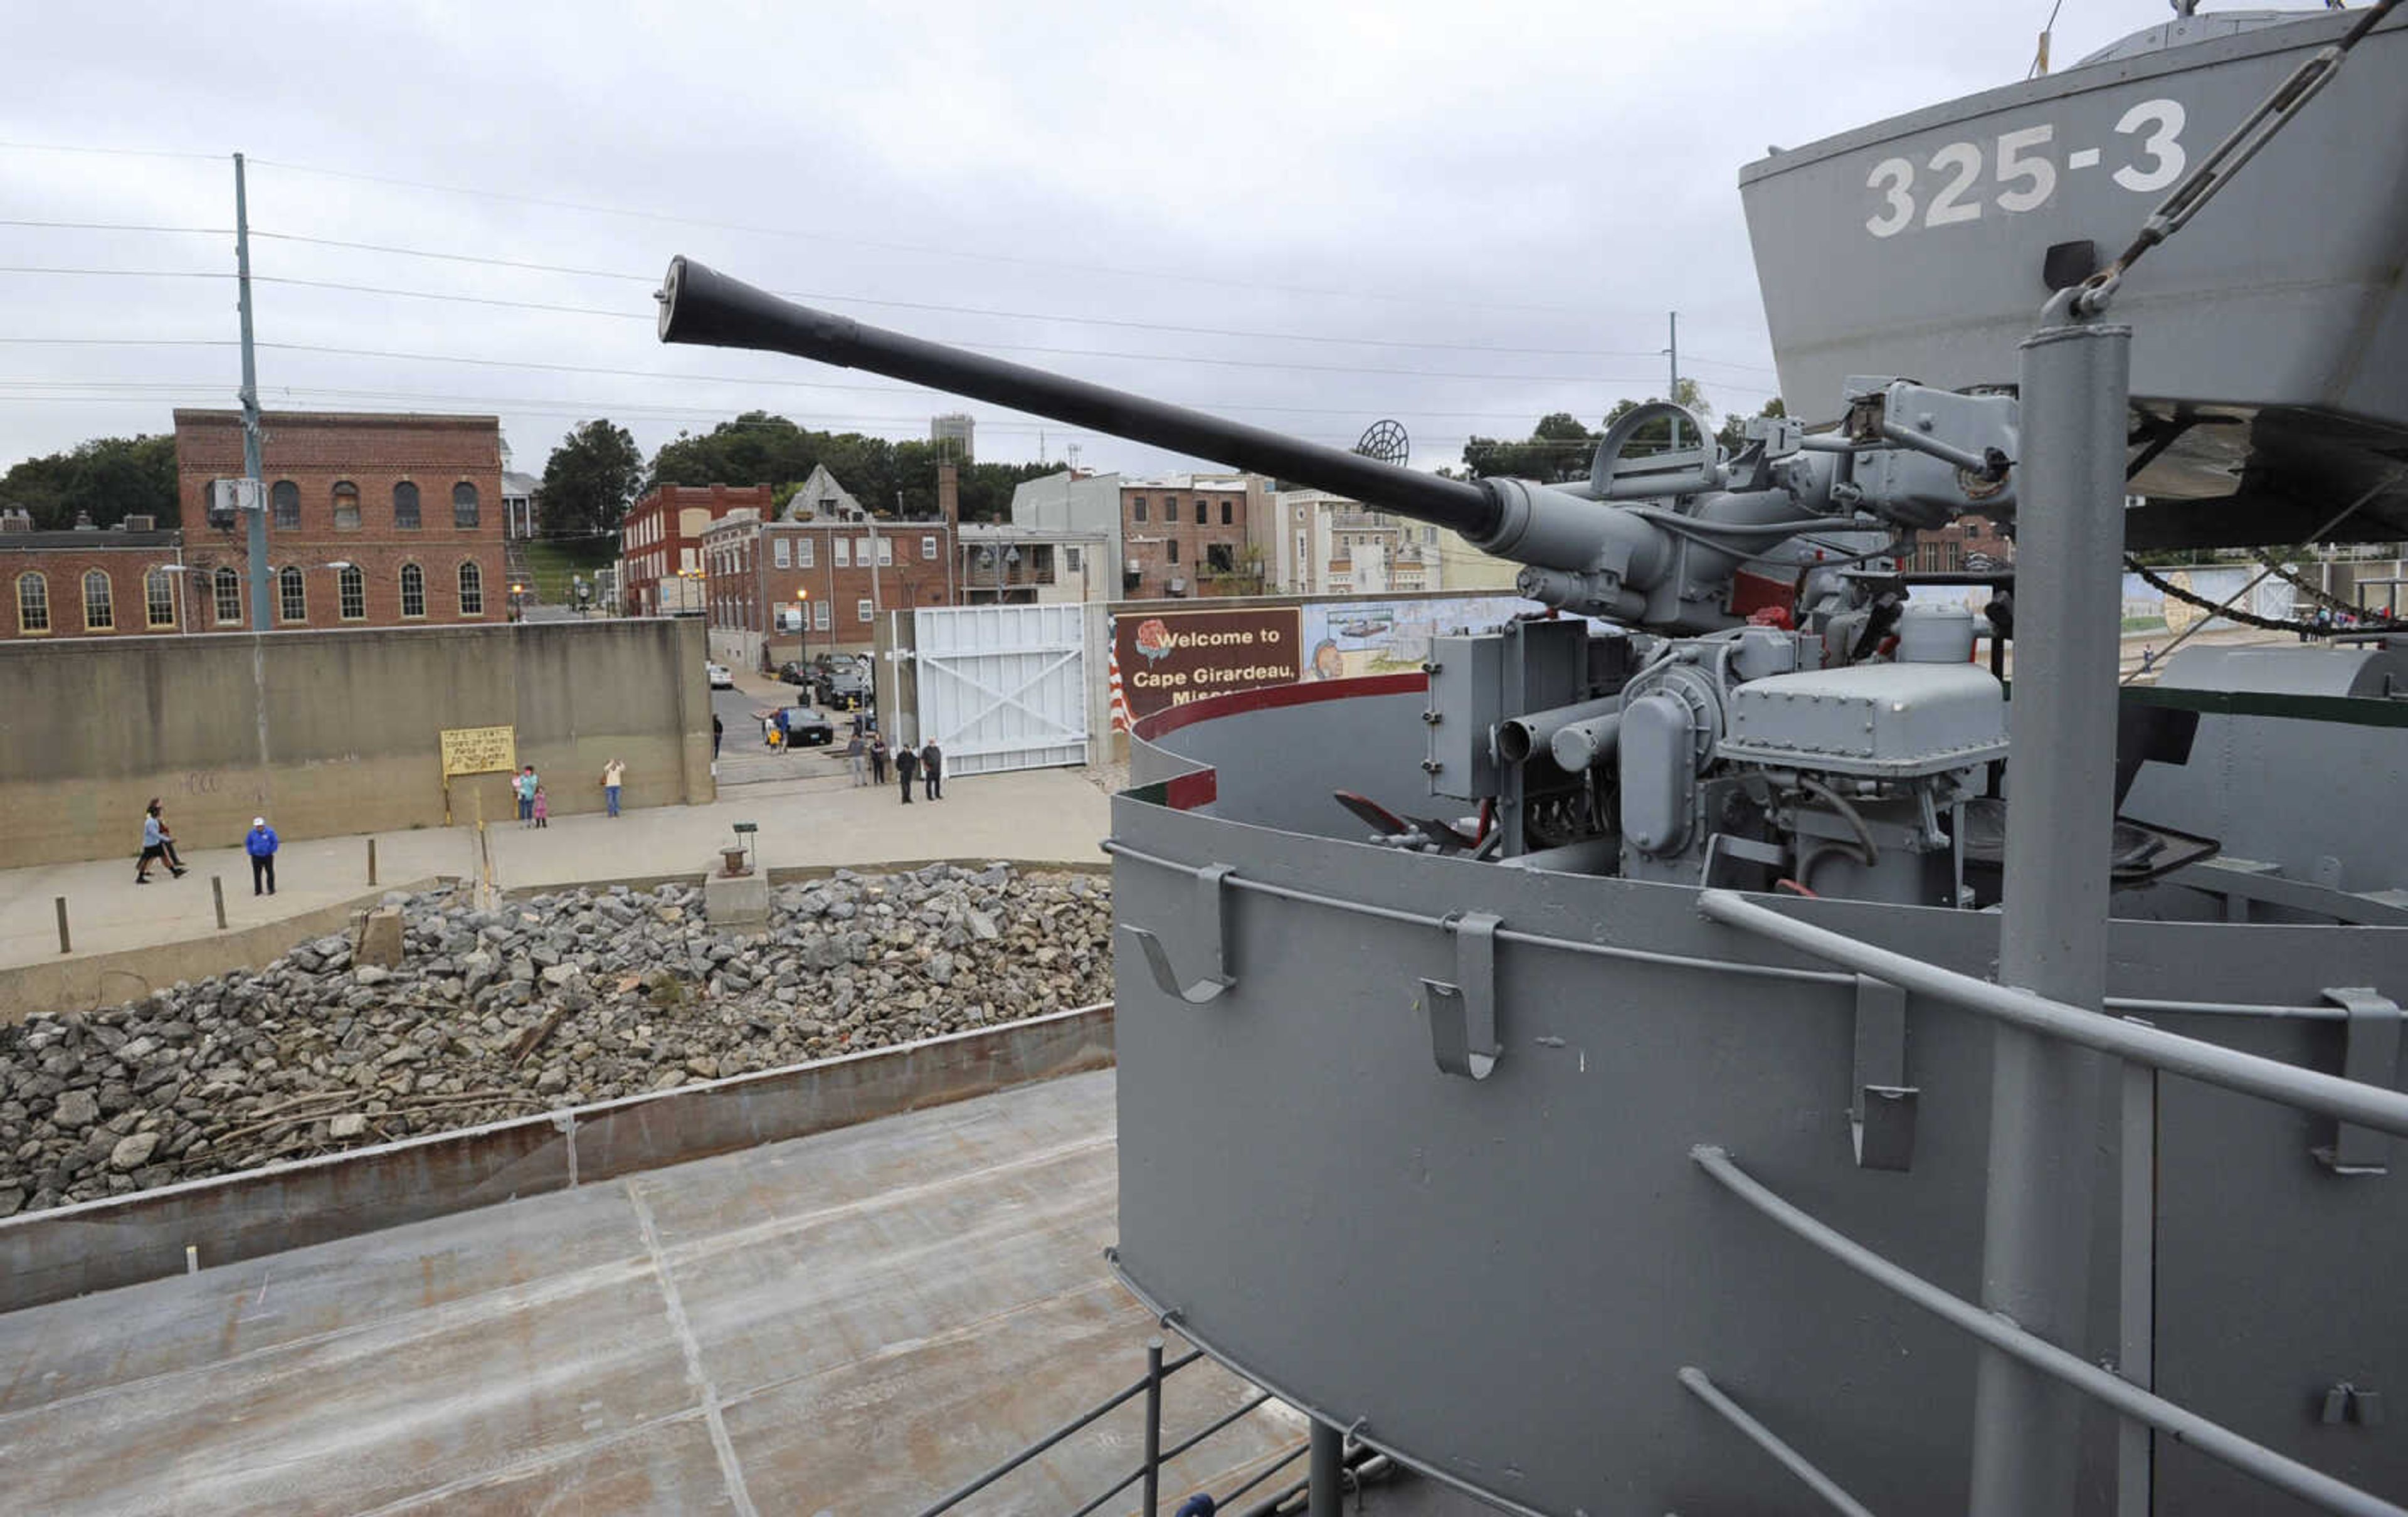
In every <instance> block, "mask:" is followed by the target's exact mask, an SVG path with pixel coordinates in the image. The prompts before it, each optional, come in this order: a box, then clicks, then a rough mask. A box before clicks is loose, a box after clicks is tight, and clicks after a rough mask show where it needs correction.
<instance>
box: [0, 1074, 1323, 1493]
mask: <svg viewBox="0 0 2408 1517" xmlns="http://www.w3.org/2000/svg"><path fill="white" fill-rule="evenodd" d="M1112 1135H1113V1099H1112V1076H1111V1073H1110V1072H1109V1071H1097V1072H1091V1073H1086V1074H1080V1075H1073V1076H1069V1077H1067V1078H1064V1079H1059V1080H1054V1081H1044V1082H1042V1083H1038V1084H1030V1085H1025V1086H1021V1087H1018V1088H1015V1089H1012V1090H1009V1091H1005V1092H1003V1093H1000V1094H998V1095H987V1096H982V1097H980V1098H977V1099H973V1100H968V1101H962V1102H958V1103H955V1104H953V1105H948V1106H945V1107H941V1108H939V1109H932V1110H924V1111H917V1112H912V1113H910V1114H907V1115H902V1116H897V1117H894V1118H889V1119H886V1120H883V1121H878V1122H872V1123H864V1124H861V1125H857V1126H853V1127H847V1128H844V1129H841V1130H839V1131H835V1132H828V1133H823V1134H820V1135H818V1136H816V1137H811V1138H800V1139H796V1140H792V1141H788V1142H783V1143H777V1144H771V1145H767V1146H765V1147H761V1148H756V1149H752V1150H748V1151H745V1152H738V1153H729V1154H723V1155H721V1156H719V1157H715V1158H711V1159H706V1160H703V1161H700V1162H697V1163H693V1164H687V1165H683V1166H677V1167H674V1168H667V1169H657V1170H652V1171H650V1172H647V1173H642V1174H637V1175H631V1176H627V1177H625V1178H624V1179H621V1180H617V1181H607V1182H604V1183H599V1184H593V1185H581V1186H580V1187H579V1188H577V1189H575V1190H566V1191H561V1192H558V1193H556V1194H552V1195H541V1196H535V1197H530V1198H526V1199H522V1200H519V1201H515V1202H511V1203H509V1204H507V1205H502V1206H495V1207H488V1208H484V1209H478V1210H474V1211H468V1212H463V1213H460V1214H458V1215H453V1216H448V1217H442V1218H437V1219H435V1220H431V1221H426V1222H421V1223H416V1224H410V1225H409V1226H405V1227H396V1228H391V1229H387V1230H384V1231H380V1232H376V1233H372V1234H367V1235H365V1236H362V1237H358V1238H346V1239H341V1240H337V1241H335V1242H330V1243H324V1244H320V1245H317V1246H314V1247H310V1248H305V1249H299V1250H295V1251H293V1252H284V1253H279V1254H275V1255H272V1256H269V1257H265V1258H261V1259H254V1260H250V1261H246V1262H243V1263H240V1264H235V1265H229V1266H227V1267H222V1268H215V1269H205V1270H203V1271H201V1272H200V1273H198V1274H195V1275H189V1276H181V1275H179V1276H175V1277H172V1278H169V1279H165V1280H159V1281H150V1282H149V1283H146V1284H142V1285H137V1286H134V1287H130V1288H127V1289H124V1290H119V1291H113V1292H108V1293H106V1294H103V1295H90V1296H85V1297H81V1298H79V1299H76V1300H72V1301H64V1302H58V1303H54V1304H51V1305H48V1306H43V1307H36V1308H32V1309H25V1310H22V1311H17V1312H13V1313H10V1314H7V1315H6V1316H0V1468H6V1469H7V1471H8V1483H9V1497H8V1503H7V1504H8V1506H9V1508H10V1510H26V1511H44V1512H62V1513H67V1512H143V1511H175V1512H192V1513H208V1512H236V1511H239V1512H268V1513H277V1512H362V1513H365V1512H420V1511H426V1512H432V1511H437V1510H440V1511H444V1512H447V1513H449V1512H461V1511H466V1512H488V1511H493V1512H499V1511H557V1510H573V1511H584V1512H597V1513H598V1512H655V1511H656V1512H710V1511H726V1512H738V1513H742V1512H759V1513H772V1512H777V1513H783V1512H799V1513H804V1514H810V1513H815V1512H819V1511H821V1510H830V1511H840V1512H853V1511H859V1512H872V1511H891V1510H909V1509H910V1507H911V1506H912V1505H914V1504H915V1503H916V1502H918V1501H922V1500H925V1499H927V1498H929V1497H931V1496H934V1495H936V1494H938V1493H939V1492H941V1491H942V1490H944V1489H946V1488H948V1487H949V1486H951V1485H953V1483H955V1482H957V1481H961V1480H964V1479H966V1478H968V1476H970V1475H972V1474H975V1473H977V1472H978V1471H979V1470H981V1469H982V1468H984V1467H987V1466H988V1465H990V1464H992V1463H994V1462H996V1460H998V1459H1000V1458H1001V1457H1003V1456H1004V1455H1005V1454H1007V1453H1011V1452H1013V1451H1014V1450H1015V1449H1017V1448H1019V1447H1021V1446H1023V1445H1024V1444H1025V1443H1026V1442H1028V1441H1030V1440H1032V1439H1033V1438H1035V1437H1036V1436H1037V1435H1038V1434H1039V1433H1041V1432H1043V1431H1045V1430H1046V1429H1048V1428H1050V1427H1051V1426H1053V1425H1054V1424H1057V1423H1059V1422H1062V1421H1064V1420H1067V1419H1068V1417H1069V1416H1070V1415H1072V1414H1073V1413H1075V1412H1076V1411H1078V1410H1082V1409H1083V1408H1085V1407H1087V1406H1090V1405H1093V1404H1094V1403H1095V1402H1097V1401H1099V1400H1101V1399H1103V1397H1104V1396H1105V1395H1108V1394H1110V1393H1111V1392H1112V1391H1114V1390H1117V1389H1119V1388H1120V1387H1121V1386H1123V1385H1125V1384H1126V1383H1128V1382H1129V1381H1132V1380H1134V1379H1135V1378H1137V1376H1138V1375H1139V1373H1140V1371H1141V1368H1142V1364H1143V1344H1144V1340H1145V1338H1146V1337H1147V1335H1148V1334H1149V1333H1150V1332H1152V1331H1154V1324H1153V1322H1152V1321H1151V1319H1150V1318H1149V1317H1148V1316H1147V1314H1146V1313H1145V1310H1144V1309H1143V1308H1141V1307H1140V1306H1139V1305H1138V1304H1137V1303H1136V1302H1135V1301H1133V1300H1132V1299H1130V1298H1129V1297H1128V1296H1127V1295H1125V1294H1124V1293H1123V1292H1122V1291H1121V1290H1120V1289H1119V1287H1118V1286H1117V1285H1115V1284H1114V1283H1113V1282H1112V1281H1111V1278H1110V1276H1109V1274H1108V1273H1107V1271H1106V1268H1105V1265H1104V1261H1103V1258H1102V1249H1103V1246H1104V1244H1105V1243H1107V1242H1108V1241H1110V1240H1111V1238H1112V1237H1113V1236H1114V1234H1115V1232H1116V1230H1117V1227H1116V1223H1115V1219H1114V1203H1113V1195H1114V1188H1115V1185H1116V1182H1117V1180H1116V1172H1115V1155H1114V1145H1113V1136H1112ZM1173 1341H1174V1347H1176V1346H1177V1343H1176V1338H1175V1335H1174V1336H1173ZM1250 1389H1251V1388H1249V1387H1246V1386H1244V1385H1243V1384H1242V1383H1241V1382H1240V1381H1236V1380H1234V1379H1233V1378H1231V1377H1229V1376H1228V1375H1226V1374H1225V1373H1224V1372H1222V1371H1221V1370H1219V1369H1218V1368H1216V1367H1213V1366H1211V1364H1210V1363H1209V1362H1206V1363H1201V1364H1198V1365H1197V1366H1196V1367H1193V1368H1190V1369H1189V1370H1187V1371H1185V1372H1184V1373H1183V1374H1182V1375H1180V1376H1178V1377H1175V1378H1174V1379H1173V1380H1172V1381H1171V1382H1170V1386H1169V1389H1168V1396H1167V1406H1168V1411H1167V1413H1166V1417H1165V1423H1166V1428H1167V1432H1166V1442H1173V1441H1176V1440H1177V1439H1178V1438H1182V1437H1183V1436H1184V1435H1185V1433H1186V1432H1187V1431H1189V1430H1192V1429H1194V1428H1197V1427H1200V1426H1202V1425H1203V1424H1205V1423H1206V1422H1208V1421H1210V1420H1211V1418H1213V1417H1215V1416H1218V1415H1219V1414H1221V1413H1222V1412H1223V1411H1226V1410H1231V1409H1233V1408H1235V1407H1236V1406H1237V1405H1238V1404H1239V1403H1240V1401H1241V1400H1242V1399H1243V1398H1244V1397H1245V1395H1248V1394H1250ZM1302 1436H1303V1424H1302V1423H1301V1421H1300V1420H1298V1419H1297V1418H1296V1417H1295V1416H1294V1415H1293V1414H1290V1413H1286V1412H1284V1411H1283V1410H1282V1409H1279V1408H1277V1407H1276V1406H1275V1405H1274V1406H1270V1407H1266V1408H1264V1409H1263V1410H1260V1411H1257V1412H1255V1413H1254V1414H1252V1415H1250V1416H1248V1417H1247V1418H1245V1419H1243V1420H1241V1421H1240V1422H1239V1423H1238V1424H1235V1425H1234V1426H1233V1427H1231V1428H1230V1429H1229V1430H1228V1431H1227V1432H1226V1433H1224V1434H1223V1435H1221V1436H1220V1437H1219V1438H1214V1439H1213V1440H1212V1441H1211V1442H1210V1443H1208V1444H1206V1445H1205V1446H1204V1448H1203V1449H1201V1450H1199V1451H1197V1453H1194V1454H1191V1455H1189V1456H1188V1457H1187V1458H1185V1459H1183V1460H1182V1461H1180V1462H1179V1463H1178V1464H1176V1465H1174V1466H1172V1467H1171V1469H1170V1472H1169V1475H1168V1478H1167V1479H1166V1481H1165V1482H1164V1491H1165V1495H1166V1497H1168V1496H1169V1494H1170V1493H1171V1492H1173V1491H1177V1492H1179V1493H1180V1494H1181V1495H1182V1496H1183V1495H1184V1494H1185V1493H1186V1492H1188V1491H1190V1490H1193V1489H1197V1488H1202V1487H1201V1486H1200V1485H1199V1482H1209V1484H1210V1485H1211V1487H1214V1488H1219V1489H1224V1490H1226V1488H1227V1486H1228V1485H1229V1484H1230V1483H1232V1482H1233V1476H1232V1472H1242V1471H1244V1470H1248V1469H1251V1468H1253V1467H1257V1463H1258V1461H1260V1460H1261V1459H1263V1458H1265V1457H1267V1456H1269V1455H1271V1454H1273V1453H1276V1452H1284V1451H1285V1450H1286V1449H1287V1448H1290V1447H1293V1446H1294V1445H1295V1444H1296V1443H1297V1441H1299V1440H1300V1439H1301V1438H1302ZM1139 1439H1140V1420H1139V1416H1138V1413H1137V1409H1136V1408H1135V1406H1134V1405H1133V1406H1131V1407H1128V1408H1125V1409H1123V1411H1122V1412H1119V1413H1115V1414H1114V1415H1113V1416H1112V1417H1111V1418H1109V1419H1107V1420H1106V1422H1105V1423H1104V1424H1100V1425H1099V1426H1098V1427H1097V1429H1094V1430H1091V1431H1090V1432H1089V1433H1088V1434H1085V1435H1082V1436H1081V1437H1079V1438H1073V1439H1071V1440H1070V1441H1069V1442H1068V1443H1066V1444H1064V1445H1062V1446H1061V1447H1060V1448H1058V1449H1056V1450H1055V1451H1054V1453H1052V1454H1051V1455H1049V1456H1048V1457H1047V1458H1046V1459H1044V1460H1041V1461H1039V1463H1038V1464H1036V1465H1033V1466H1031V1467H1028V1468H1026V1469H1024V1470H1022V1471H1019V1472H1017V1473H1016V1474H1014V1475H1013V1476H1011V1477H1009V1478H1007V1480H1006V1481H1004V1482H1003V1483H1002V1484H1000V1485H998V1486H996V1487H995V1488H993V1489H992V1490H990V1491H989V1492H987V1493H985V1494H984V1495H983V1496H982V1497H981V1499H980V1503H979V1505H978V1508H977V1510H980V1511H982V1512H1031V1513H1035V1512H1054V1511H1060V1510H1066V1509H1067V1508H1068V1507H1070V1506H1075V1505H1077V1504H1078V1503H1079V1502H1080V1501H1083V1500H1084V1499H1085V1498H1086V1497H1087V1496H1091V1495H1093V1494H1094V1493H1096V1492H1097V1491H1099V1490H1101V1489H1102V1488H1103V1487H1104V1486H1105V1485H1107V1484H1109V1483H1110V1482H1111V1481H1112V1480H1114V1479H1116V1478H1118V1477H1119V1476H1120V1475H1122V1474H1125V1473H1126V1472H1127V1471H1128V1470H1129V1469H1131V1468H1133V1467H1135V1465H1136V1463H1137V1457H1138V1451H1139V1448H1140V1442H1139ZM1133 1505H1134V1497H1133V1496H1132V1497H1131V1499H1130V1501H1129V1502H1127V1503H1124V1504H1122V1505H1120V1506H1118V1507H1115V1508H1110V1509H1107V1510H1121V1511H1125V1510H1130V1508H1131V1507H1132V1506H1133ZM1166 1505H1168V1502H1167V1503H1166Z"/></svg>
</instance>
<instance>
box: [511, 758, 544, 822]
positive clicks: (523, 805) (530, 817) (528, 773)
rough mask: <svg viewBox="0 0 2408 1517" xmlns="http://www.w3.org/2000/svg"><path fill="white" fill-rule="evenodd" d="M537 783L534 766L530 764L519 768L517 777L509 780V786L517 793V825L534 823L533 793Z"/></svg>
mask: <svg viewBox="0 0 2408 1517" xmlns="http://www.w3.org/2000/svg"><path fill="white" fill-rule="evenodd" d="M537 784H538V780H536V777H535V766H534V765H532V764H530V765H528V766H526V767H524V768H523V769H521V770H520V771H519V772H518V777H517V778H516V779H514V780H511V781H510V788H511V789H512V790H514V791H516V792H517V793H518V797H519V825H520V826H522V827H532V826H534V825H535V793H536V786H537Z"/></svg>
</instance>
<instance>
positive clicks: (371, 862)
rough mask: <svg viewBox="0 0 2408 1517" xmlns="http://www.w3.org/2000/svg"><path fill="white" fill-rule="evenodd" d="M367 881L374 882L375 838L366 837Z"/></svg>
mask: <svg viewBox="0 0 2408 1517" xmlns="http://www.w3.org/2000/svg"><path fill="white" fill-rule="evenodd" d="M368 883H369V884H371V885H373V884H375V883H376V839H375V838H373V837H371V838H369V839H368Z"/></svg>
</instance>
